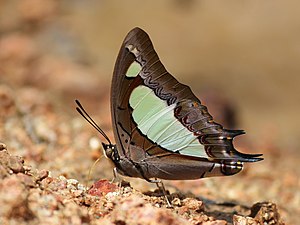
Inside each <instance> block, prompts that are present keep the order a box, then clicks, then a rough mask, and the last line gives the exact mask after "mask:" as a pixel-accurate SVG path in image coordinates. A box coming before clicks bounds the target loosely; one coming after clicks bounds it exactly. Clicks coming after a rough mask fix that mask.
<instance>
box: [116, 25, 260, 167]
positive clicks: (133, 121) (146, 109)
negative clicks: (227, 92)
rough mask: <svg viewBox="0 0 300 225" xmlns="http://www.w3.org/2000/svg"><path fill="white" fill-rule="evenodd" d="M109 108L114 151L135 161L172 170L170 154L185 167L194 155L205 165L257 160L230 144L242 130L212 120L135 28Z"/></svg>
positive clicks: (123, 54) (122, 56) (118, 69)
mask: <svg viewBox="0 0 300 225" xmlns="http://www.w3.org/2000/svg"><path fill="white" fill-rule="evenodd" d="M111 112H112V120H113V124H114V133H115V139H116V142H117V146H118V148H119V149H120V150H119V152H120V154H121V155H122V156H124V157H127V158H129V159H130V160H137V161H136V162H140V161H141V160H143V161H147V162H148V163H149V164H151V165H155V167H156V168H157V167H159V168H160V167H163V166H162V165H169V166H168V168H172V170H173V171H174V168H173V167H172V166H171V165H172V163H173V164H174V162H175V161H174V160H176V161H177V164H176V165H177V166H179V163H178V162H179V161H181V163H180V165H184V168H186V169H187V168H188V164H190V165H192V168H195V166H194V165H193V163H196V164H197V163H198V164H197V165H199V161H201V162H203V163H202V165H203V166H205V165H206V164H207V166H208V167H210V166H211V165H210V164H211V163H212V162H213V164H214V165H215V163H219V164H220V165H221V164H222V163H223V164H224V162H225V163H226V164H228V165H229V164H235V163H237V162H254V161H258V160H260V158H257V157H258V156H260V155H259V154H257V155H250V154H243V153H240V152H238V151H237V150H235V149H234V147H233V143H232V140H233V138H234V137H235V136H237V135H240V134H243V133H244V132H243V131H240V130H226V129H224V128H223V127H222V126H221V125H220V124H218V123H216V122H214V121H213V117H212V116H211V115H210V114H209V113H208V111H207V108H206V107H205V106H204V105H202V104H201V102H200V100H199V99H198V98H197V97H196V96H195V95H194V94H193V93H192V91H191V89H190V88H189V87H188V86H187V85H184V84H181V83H179V82H178V81H177V80H176V79H175V78H174V77H173V76H172V75H171V74H169V73H168V72H167V70H166V69H165V67H164V66H163V64H162V63H161V61H160V60H159V57H158V55H157V54H156V52H155V50H154V48H153V45H152V43H151V40H150V38H149V36H148V35H147V34H146V32H144V31H143V30H142V29H140V28H135V29H133V30H132V31H130V32H129V33H128V35H127V36H126V38H125V40H124V42H123V44H122V46H121V49H120V52H119V55H118V58H117V61H116V65H115V70H114V75H113V80H112V89H111ZM135 147H136V148H135ZM137 148H138V149H139V150H136V151H134V150H132V149H137ZM149 156H151V157H150V158H149ZM162 156H163V157H162ZM147 157H148V158H147ZM146 158H147V160H145V159H146ZM139 160H140V161H139ZM151 160H152V161H151ZM186 164H187V165H186ZM196 167H197V166H196ZM198 167H199V166H198ZM200 167H201V166H200ZM231 167H233V166H231ZM235 167H237V166H236V165H235ZM238 167H239V170H240V169H241V166H238ZM165 169H166V168H162V170H165ZM198 169H199V168H198ZM206 169H207V168H206Z"/></svg>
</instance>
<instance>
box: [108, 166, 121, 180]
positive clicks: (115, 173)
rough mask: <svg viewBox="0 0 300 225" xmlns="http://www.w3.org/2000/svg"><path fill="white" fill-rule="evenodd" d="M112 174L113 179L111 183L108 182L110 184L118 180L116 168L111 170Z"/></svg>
mask: <svg viewBox="0 0 300 225" xmlns="http://www.w3.org/2000/svg"><path fill="white" fill-rule="evenodd" d="M113 174H114V177H113V179H111V181H110V182H111V183H114V182H115V181H116V180H117V179H118V178H119V175H118V171H117V168H116V167H114V168H113Z"/></svg>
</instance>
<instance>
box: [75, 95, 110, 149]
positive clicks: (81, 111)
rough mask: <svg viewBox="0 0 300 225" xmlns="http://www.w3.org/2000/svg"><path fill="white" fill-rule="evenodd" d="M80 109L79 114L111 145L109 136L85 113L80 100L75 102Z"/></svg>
mask: <svg viewBox="0 0 300 225" xmlns="http://www.w3.org/2000/svg"><path fill="white" fill-rule="evenodd" d="M75 102H76V104H77V105H78V107H76V110H77V112H79V114H80V115H81V116H82V117H83V118H84V119H85V120H86V121H88V122H89V124H91V125H92V126H93V127H94V128H95V129H96V130H97V131H98V132H99V133H100V134H102V136H103V137H104V138H105V139H106V140H107V141H108V143H109V144H110V145H111V141H110V140H109V138H108V136H107V135H106V134H105V132H104V131H103V130H102V129H101V128H100V127H99V126H98V125H97V123H96V122H95V121H94V120H93V119H92V117H90V115H89V114H88V113H87V112H86V111H85V109H84V108H83V106H82V105H81V104H80V102H79V100H77V99H76V100H75Z"/></svg>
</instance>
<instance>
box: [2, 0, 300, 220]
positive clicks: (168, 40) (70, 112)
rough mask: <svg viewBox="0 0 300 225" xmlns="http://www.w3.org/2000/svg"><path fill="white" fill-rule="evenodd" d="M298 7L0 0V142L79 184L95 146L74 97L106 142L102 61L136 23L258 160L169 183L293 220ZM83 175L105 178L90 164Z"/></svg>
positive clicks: (106, 65)
mask: <svg viewBox="0 0 300 225" xmlns="http://www.w3.org/2000/svg"><path fill="white" fill-rule="evenodd" d="M299 8H300V3H299V1H296V0H289V1H280V0H273V1H238V0H230V1H208V0H206V1H203V0H202V1H195V0H185V1H184V0H167V1H157V2H155V3H153V2H152V1H143V2H141V1H137V0H133V1H108V0H102V1H96V0H89V1H79V0H73V1H56V0H22V1H17V0H10V1H5V0H2V1H0V107H1V110H0V116H1V128H0V141H1V142H3V143H5V144H6V145H7V146H8V149H9V150H10V151H11V152H14V153H15V154H18V155H21V156H23V157H24V158H25V159H26V160H27V161H28V163H30V164H31V165H32V166H34V167H37V168H46V169H51V170H52V171H53V173H54V174H64V175H65V176H68V177H76V178H77V179H82V180H85V179H86V174H87V170H88V169H89V167H90V166H91V164H92V161H93V160H94V159H95V158H97V157H98V154H99V153H97V152H98V151H96V150H97V149H99V144H100V143H99V139H98V138H96V136H97V134H96V133H95V132H94V131H93V130H92V128H90V127H89V126H88V125H87V124H86V123H85V121H83V119H82V118H80V116H79V115H78V114H77V113H76V111H75V110H74V107H75V106H74V99H80V100H81V102H82V104H83V105H84V106H85V107H86V109H87V111H89V112H90V114H91V115H92V117H93V118H94V119H95V120H96V121H97V122H99V125H100V126H101V127H102V128H103V129H104V130H105V131H106V132H107V133H108V134H109V136H110V137H111V138H112V139H113V134H112V130H111V121H110V112H109V111H110V106H109V104H110V103H109V102H110V99H109V98H110V82H111V77H112V72H113V67H114V63H115V59H116V57H117V54H118V51H119V48H120V46H121V43H122V41H123V39H124V37H125V36H126V34H127V33H128V32H129V31H130V30H131V29H132V28H134V27H136V26H138V27H141V28H142V29H144V30H145V31H146V32H147V33H148V34H149V35H150V37H151V39H152V41H153V44H154V46H155V49H156V51H157V53H158V55H159V56H160V59H161V61H162V62H163V64H164V65H165V67H166V68H167V69H168V71H169V72H170V73H171V74H173V75H174V76H175V77H176V78H177V79H178V80H179V81H181V82H182V83H185V84H187V85H189V86H190V87H191V88H192V90H193V91H194V92H195V93H196V95H197V96H198V97H199V99H200V100H201V101H202V102H204V104H206V105H207V106H208V108H209V111H210V113H211V114H212V115H213V116H214V117H215V118H216V121H217V122H221V123H222V124H224V125H225V127H228V128H236V129H244V130H246V132H247V135H246V136H243V137H239V138H237V140H236V145H237V146H238V149H240V150H241V151H244V152H249V153H264V157H265V160H264V161H263V162H260V163H257V164H252V165H249V166H247V167H246V169H245V172H244V174H243V175H238V176H234V177H233V178H216V179H212V181H211V180H203V181H202V180H201V181H188V182H178V181H177V182H170V183H169V184H170V185H171V186H174V187H176V188H179V189H180V190H183V191H184V190H185V191H187V190H191V191H192V192H193V193H194V194H197V195H205V194H209V196H210V197H211V196H214V197H213V198H216V199H217V198H229V199H235V200H240V199H243V201H245V202H248V203H249V202H255V201H263V200H271V201H274V202H276V203H278V204H279V206H280V207H281V208H282V210H283V212H284V213H283V214H284V216H285V217H286V220H287V221H289V220H291V221H292V218H294V217H295V218H296V215H297V214H298V213H299V208H300V193H299V190H300V180H299V174H300V171H299V169H298V165H299V163H300V151H299V147H300V141H299V140H300V126H299V125H300V120H299V118H298V117H299V114H300V104H299V103H300V90H299V85H300V76H299V74H300V65H299V62H300V15H299ZM57 156H60V157H57ZM83 159H86V160H83ZM78 162H80V163H78ZM106 164H107V162H103V163H102V165H103V166H104V167H105V168H106V167H109V165H108V164H107V165H106ZM101 168H102V169H101ZM105 171H106V170H105ZM94 173H95V174H94V175H93V178H94V179H97V178H98V179H99V178H101V176H100V175H99V174H103V173H107V174H110V175H108V176H111V171H110V170H107V171H106V172H104V171H103V167H101V165H100V166H97V168H96V169H95V172H94ZM84 176H85V177H84ZM99 176H100V177H99ZM103 176H104V177H105V176H106V175H103ZM107 179H108V178H107ZM138 181H139V180H138ZM244 181H245V182H244ZM220 185H221V186H222V187H220ZM233 185H234V186H235V187H236V189H233V188H232V187H233ZM266 188H267V189H268V190H267V191H266ZM241 196H242V197H241ZM298 215H299V214H298Z"/></svg>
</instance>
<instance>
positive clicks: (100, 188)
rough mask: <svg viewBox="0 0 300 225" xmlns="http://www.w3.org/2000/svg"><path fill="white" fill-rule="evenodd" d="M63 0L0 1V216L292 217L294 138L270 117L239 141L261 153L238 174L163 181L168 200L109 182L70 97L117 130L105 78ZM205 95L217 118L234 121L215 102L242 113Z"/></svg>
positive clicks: (37, 220)
mask: <svg viewBox="0 0 300 225" xmlns="http://www.w3.org/2000/svg"><path fill="white" fill-rule="evenodd" d="M69 8H70V6H69V4H68V3H67V2H64V3H63V4H62V3H61V4H60V3H58V1H55V0H43V1H42V0H24V1H1V2H0V142H1V143H0V176H1V178H0V179H1V181H0V205H1V207H0V224H4V225H5V224H118V225H123V224H202V225H225V224H235V225H244V224H245V225H247V224H252V225H254V224H270V225H271V224H297V222H298V217H299V215H300V180H299V177H300V171H299V170H297V169H295V168H298V165H299V158H300V157H299V151H297V149H298V147H299V146H297V145H294V144H293V145H291V146H292V147H289V148H285V147H284V146H283V145H282V143H281V142H280V140H281V139H284V138H285V136H282V134H281V133H278V132H277V130H278V129H279V128H276V127H275V128H274V127H272V126H271V127H270V126H266V127H265V129H263V128H261V131H260V132H259V133H260V134H261V135H260V141H258V142H257V143H256V142H254V141H253V139H247V138H246V137H245V138H243V140H242V141H241V140H237V143H236V145H237V146H238V149H239V150H240V151H242V152H247V153H258V152H259V153H263V154H264V157H265V160H264V161H262V162H259V163H255V164H251V165H247V166H246V167H245V169H244V171H243V172H242V173H240V174H238V175H236V176H232V177H221V178H211V179H203V180H196V181H166V182H165V185H166V188H167V190H168V192H169V194H170V198H171V199H172V205H173V208H168V207H167V205H166V202H165V200H164V197H163V196H161V194H160V193H159V191H158V190H156V189H155V187H154V186H153V185H152V184H148V183H147V182H145V181H143V180H141V179H132V178H130V179H129V178H125V177H124V178H123V179H124V180H126V181H122V182H121V181H120V182H116V183H111V182H110V180H111V179H112V177H113V176H112V168H113V167H112V164H111V163H110V162H109V161H108V160H107V159H105V158H104V157H102V156H103V155H102V150H101V140H100V139H99V137H98V136H97V134H96V133H95V132H94V130H93V129H92V128H91V127H89V125H88V124H87V123H86V122H85V121H84V120H83V119H82V118H81V117H80V115H78V114H77V112H76V111H75V103H74V99H75V98H79V99H80V100H81V103H82V104H83V105H84V106H85V107H86V109H88V111H89V112H91V116H92V117H93V118H94V119H95V121H97V122H99V125H100V126H101V127H102V128H103V130H105V131H106V132H107V134H108V136H109V137H110V138H111V139H113V134H112V129H111V122H110V112H109V89H110V81H109V80H110V79H107V78H106V76H105V74H104V72H103V71H102V72H101V71H99V69H98V68H97V66H96V65H95V63H93V60H90V58H89V57H88V54H86V53H85V52H84V50H83V49H82V46H80V44H79V42H78V40H77V39H76V37H75V38H74V34H73V33H72V32H73V31H72V30H71V31H70V30H64V26H63V25H64V23H66V19H65V18H64V17H63V16H62V14H63V13H66V11H68V9H69ZM12 9H16V10H12ZM71 34H72V35H71ZM52 42H53V43H52ZM57 43H60V44H57ZM57 52H59V53H60V54H57ZM55 53H56V54H55ZM115 54H116V53H115ZM201 100H204V101H205V102H208V105H209V104H211V105H209V109H211V110H210V112H211V114H212V115H215V116H216V118H217V121H220V122H222V123H223V124H232V120H230V121H228V118H226V117H224V114H220V113H219V111H226V110H228V109H230V110H233V111H234V112H235V113H234V115H238V112H236V111H235V109H234V108H233V107H232V105H233V104H232V102H231V101H230V102H229V101H228V100H227V99H226V97H224V98H220V97H218V96H215V93H214V90H207V91H204V92H203V93H201ZM211 102H212V103H211ZM216 104H217V106H216ZM220 109H221V110H220ZM222 115H223V116H222ZM234 118H235V117H234ZM234 121H236V123H238V119H236V120H234ZM270 129H272V132H269V130H270ZM286 136H289V134H287V135H286ZM251 149H254V150H251ZM255 149H259V151H255ZM98 158H101V160H100V162H99V163H98V164H97V165H96V166H93V163H94V162H95V160H96V159H98ZM90 170H91V172H90Z"/></svg>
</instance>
